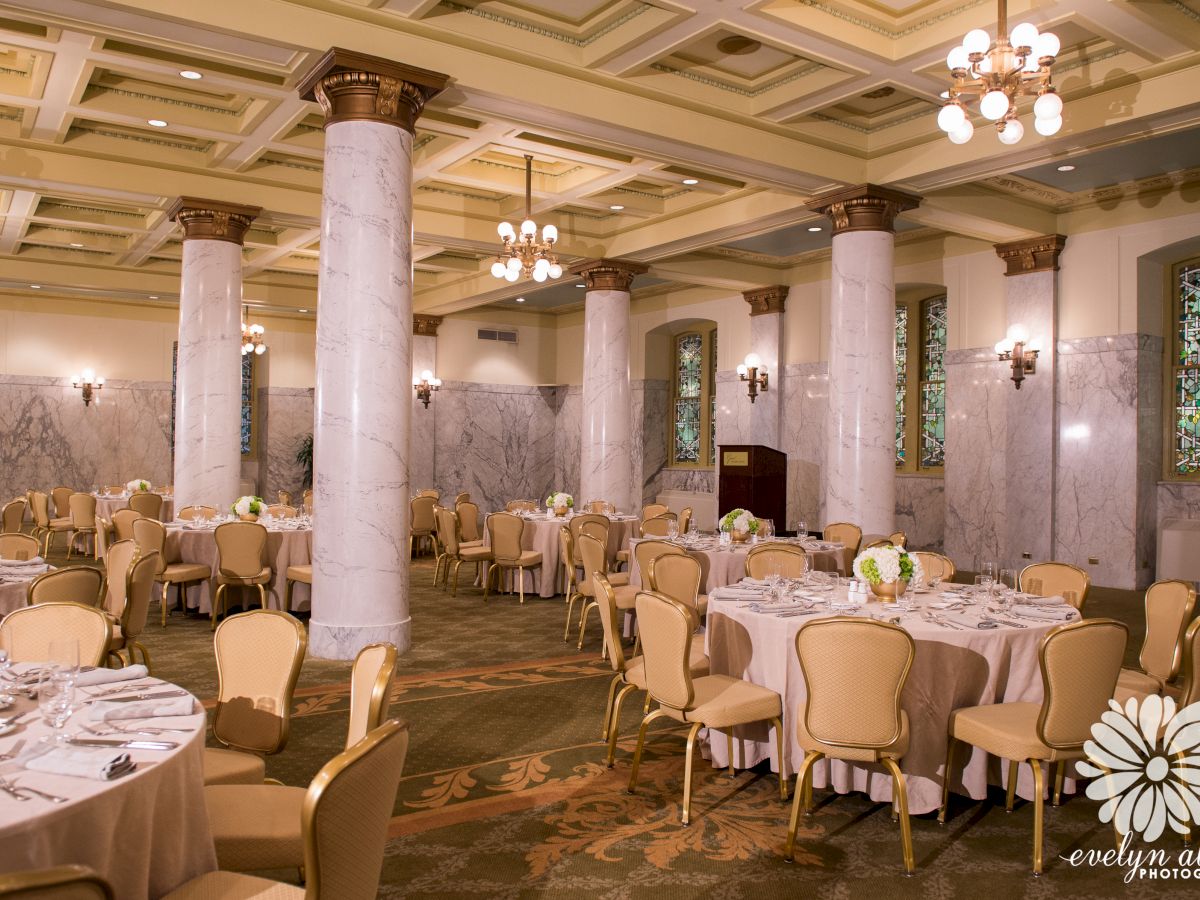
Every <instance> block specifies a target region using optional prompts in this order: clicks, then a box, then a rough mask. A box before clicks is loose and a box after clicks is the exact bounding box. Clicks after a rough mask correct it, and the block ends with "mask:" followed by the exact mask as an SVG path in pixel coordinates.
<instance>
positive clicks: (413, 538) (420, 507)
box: [408, 493, 437, 557]
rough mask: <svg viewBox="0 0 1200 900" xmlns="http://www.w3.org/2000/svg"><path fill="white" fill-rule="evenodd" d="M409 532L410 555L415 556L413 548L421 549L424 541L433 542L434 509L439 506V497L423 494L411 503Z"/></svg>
mask: <svg viewBox="0 0 1200 900" xmlns="http://www.w3.org/2000/svg"><path fill="white" fill-rule="evenodd" d="M408 506H409V524H410V528H409V532H408V555H409V556H410V557H411V556H412V555H413V546H414V543H415V546H416V549H417V550H418V551H419V550H420V549H421V541H422V540H429V541H431V540H433V527H434V518H433V508H434V507H435V506H437V497H431V496H429V495H428V494H425V493H421V494H418V495H417V496H416V497H414V498H413V499H412V500H411V501H409V504H408Z"/></svg>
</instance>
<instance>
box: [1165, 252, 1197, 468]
mask: <svg viewBox="0 0 1200 900" xmlns="http://www.w3.org/2000/svg"><path fill="white" fill-rule="evenodd" d="M1175 295H1176V298H1177V299H1176V303H1175V353H1174V359H1173V360H1172V368H1173V370H1174V374H1173V378H1172V382H1173V384H1172V389H1173V391H1174V396H1175V416H1174V418H1175V440H1174V443H1173V457H1174V458H1173V465H1172V471H1173V473H1174V474H1175V475H1182V476H1196V475H1200V260H1193V261H1192V262H1190V263H1185V264H1184V265H1181V266H1179V267H1177V268H1176V270H1175Z"/></svg>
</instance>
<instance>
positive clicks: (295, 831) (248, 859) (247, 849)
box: [204, 643, 396, 872]
mask: <svg viewBox="0 0 1200 900" xmlns="http://www.w3.org/2000/svg"><path fill="white" fill-rule="evenodd" d="M395 675H396V648H395V646H394V645H392V644H386V643H385V644H370V645H369V646H366V647H363V648H362V650H360V651H359V652H358V656H357V657H355V660H354V668H353V669H352V670H351V672H350V721H349V725H348V727H347V729H346V744H345V749H347V750H348V749H350V748H351V747H353V746H354V745H355V744H357V743H358V742H359V741H361V740H363V738H365V737H366V736H367V734H369V733H370V732H372V731H374V730H375V729H376V728H378V727H379V726H380V725H382V724H383V722H384V720H385V719H386V718H387V713H388V706H389V702H390V699H391V696H390V695H391V688H392V679H393V678H395ZM306 793H307V792H306V790H305V789H304V788H300V787H289V786H287V785H281V784H279V785H276V784H212V785H209V786H208V787H206V788H205V789H204V802H205V806H206V807H207V808H208V821H209V826H210V828H211V829H212V835H213V841H214V843H215V844H216V849H217V865H218V866H220V867H221V868H222V869H232V870H234V871H236V872H246V871H254V870H260V869H287V868H292V867H298V866H302V865H304V835H303V833H302V832H301V829H300V818H301V812H302V810H303V808H304V797H305V795H306Z"/></svg>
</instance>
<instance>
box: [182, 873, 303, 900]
mask: <svg viewBox="0 0 1200 900" xmlns="http://www.w3.org/2000/svg"><path fill="white" fill-rule="evenodd" d="M304 894H305V891H304V888H302V887H298V886H297V885H294V884H284V883H283V882H282V881H270V880H269V879H266V878H255V877H254V876H253V875H240V874H238V873H237V872H206V873H204V874H203V875H201V876H200V877H199V878H193V879H192V880H191V881H188V882H186V883H184V884H182V885H180V886H179V887H177V888H175V890H173V891H171V893H169V894H165V895H164V897H163V900H304Z"/></svg>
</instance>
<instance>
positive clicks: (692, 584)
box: [646, 553, 708, 622]
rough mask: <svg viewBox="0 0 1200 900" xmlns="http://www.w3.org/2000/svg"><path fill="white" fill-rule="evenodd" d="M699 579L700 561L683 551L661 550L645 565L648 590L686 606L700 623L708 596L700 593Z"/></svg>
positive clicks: (701, 579)
mask: <svg viewBox="0 0 1200 900" xmlns="http://www.w3.org/2000/svg"><path fill="white" fill-rule="evenodd" d="M703 578H704V570H703V567H702V566H701V565H700V560H698V559H696V558H695V557H694V556H689V555H688V554H686V553H663V554H661V555H659V556H656V557H655V558H654V559H652V560H650V563H649V564H648V565H647V566H646V583H647V584H648V585H649V586H650V590H652V591H655V592H656V593H659V594H665V595H666V596H668V597H670V598H671V599H672V600H678V601H679V602H680V603H683V604H685V605H687V606H690V607H691V608H692V609H694V610H695V611H696V615H698V616H699V617H700V621H701V622H703V621H704V617H705V615H707V613H708V597H707V596H706V595H704V594H701V593H700V585H701V583H702V581H703Z"/></svg>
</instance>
